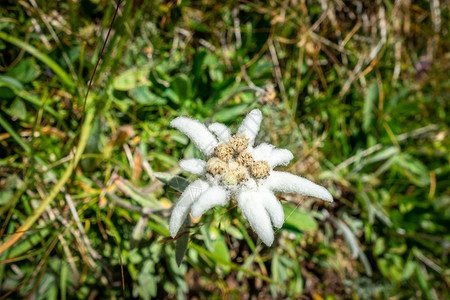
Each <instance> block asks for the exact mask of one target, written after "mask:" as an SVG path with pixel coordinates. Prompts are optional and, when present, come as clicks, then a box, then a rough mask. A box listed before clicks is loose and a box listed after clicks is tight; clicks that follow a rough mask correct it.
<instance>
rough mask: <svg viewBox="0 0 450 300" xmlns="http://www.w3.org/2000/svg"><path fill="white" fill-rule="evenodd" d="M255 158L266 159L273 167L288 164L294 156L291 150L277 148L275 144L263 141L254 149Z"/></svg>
mask: <svg viewBox="0 0 450 300" xmlns="http://www.w3.org/2000/svg"><path fill="white" fill-rule="evenodd" d="M252 155H253V158H254V159H255V160H265V161H267V163H268V164H269V166H270V167H271V168H272V169H273V168H275V167H277V166H280V165H283V166H285V165H287V164H288V163H289V162H290V161H291V160H292V159H293V158H294V155H292V153H291V151H289V150H287V149H275V146H274V145H271V144H267V143H262V144H259V145H258V146H257V147H256V148H255V149H253V153H252Z"/></svg>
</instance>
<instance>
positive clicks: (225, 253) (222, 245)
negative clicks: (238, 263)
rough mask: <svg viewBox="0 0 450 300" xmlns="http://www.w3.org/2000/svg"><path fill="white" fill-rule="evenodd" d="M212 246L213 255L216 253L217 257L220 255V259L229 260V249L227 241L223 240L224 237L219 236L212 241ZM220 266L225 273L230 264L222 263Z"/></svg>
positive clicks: (228, 269) (228, 270)
mask: <svg viewBox="0 0 450 300" xmlns="http://www.w3.org/2000/svg"><path fill="white" fill-rule="evenodd" d="M213 248H214V251H213V253H214V254H215V255H217V256H218V257H221V258H222V259H224V260H225V261H227V262H231V257H230V251H229V250H228V246H227V243H226V242H225V239H224V238H223V236H220V237H219V238H217V239H216V240H215V241H214V242H213ZM222 268H223V270H224V272H225V274H227V273H228V272H230V266H228V265H226V264H224V265H222Z"/></svg>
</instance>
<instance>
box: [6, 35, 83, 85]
mask: <svg viewBox="0 0 450 300" xmlns="http://www.w3.org/2000/svg"><path fill="white" fill-rule="evenodd" d="M0 39H2V40H5V41H7V42H8V43H11V44H13V45H14V46H16V47H19V48H21V49H23V50H25V51H27V52H28V53H30V54H31V55H33V56H34V57H36V58H37V59H39V60H40V61H42V62H43V63H44V64H46V65H47V66H48V67H49V68H50V69H52V70H53V72H55V73H56V75H58V77H59V78H60V79H61V80H62V81H63V82H64V83H65V84H67V85H68V86H69V87H75V82H73V80H72V78H71V77H70V76H69V74H67V73H66V71H64V69H63V68H61V67H60V66H59V65H58V64H57V63H56V62H54V61H53V60H52V59H51V58H50V57H48V56H47V55H46V54H44V53H42V52H41V51H39V50H38V49H36V48H35V47H33V46H31V45H30V44H28V43H25V42H23V41H22V40H20V39H18V38H16V37H13V36H10V35H8V34H6V33H5V32H2V31H0Z"/></svg>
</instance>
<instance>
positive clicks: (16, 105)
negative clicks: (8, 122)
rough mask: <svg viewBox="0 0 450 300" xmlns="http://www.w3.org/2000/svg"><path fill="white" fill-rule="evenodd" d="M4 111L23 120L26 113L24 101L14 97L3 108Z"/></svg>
mask: <svg viewBox="0 0 450 300" xmlns="http://www.w3.org/2000/svg"><path fill="white" fill-rule="evenodd" d="M5 110H6V112H7V113H8V114H9V115H10V116H11V117H15V118H17V119H20V120H23V119H25V117H26V115H27V109H26V108H25V103H23V101H22V100H20V99H19V98H16V99H14V101H13V102H12V103H11V105H10V106H9V107H8V108H7V109H5Z"/></svg>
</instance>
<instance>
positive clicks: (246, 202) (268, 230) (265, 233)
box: [237, 192, 273, 246]
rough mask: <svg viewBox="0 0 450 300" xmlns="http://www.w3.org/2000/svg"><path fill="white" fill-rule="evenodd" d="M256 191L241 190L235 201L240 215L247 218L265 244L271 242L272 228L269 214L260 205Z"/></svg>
mask: <svg viewBox="0 0 450 300" xmlns="http://www.w3.org/2000/svg"><path fill="white" fill-rule="evenodd" d="M258 196H261V195H258V193H257V192H242V193H240V194H239V195H238V197H237V201H238V204H239V207H240V209H241V212H242V215H243V216H244V218H246V219H247V220H248V222H249V223H250V226H251V227H252V228H253V230H255V232H256V233H257V234H258V236H259V238H260V239H261V240H262V241H263V242H264V244H266V245H267V246H270V245H272V243H273V228H272V223H271V222H270V217H269V214H268V213H267V211H266V209H265V208H264V206H263V205H262V203H261V201H262V199H261V197H258Z"/></svg>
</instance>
